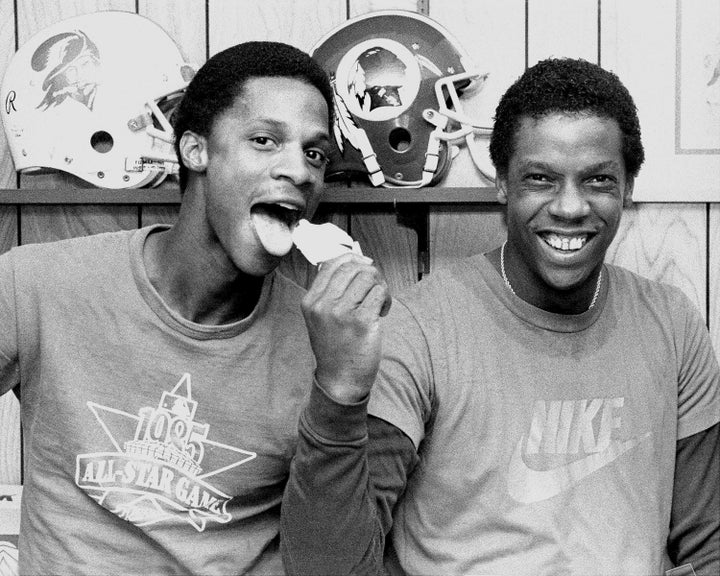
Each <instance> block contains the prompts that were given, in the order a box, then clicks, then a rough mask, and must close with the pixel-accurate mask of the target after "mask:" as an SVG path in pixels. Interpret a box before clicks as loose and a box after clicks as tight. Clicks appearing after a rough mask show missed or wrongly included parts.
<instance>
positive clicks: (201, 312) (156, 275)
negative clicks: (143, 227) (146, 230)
mask: <svg viewBox="0 0 720 576" xmlns="http://www.w3.org/2000/svg"><path fill="white" fill-rule="evenodd" d="M143 260H144V263H145V268H146V270H147V274H148V278H149V279H150V282H151V284H152V285H153V287H154V288H155V289H156V290H157V291H158V293H159V294H160V297H161V298H162V299H163V301H164V302H165V303H166V304H167V306H169V307H170V308H171V309H172V310H174V311H175V312H177V313H178V314H180V315H181V316H182V317H183V318H185V319H186V320H189V321H191V322H195V323H198V324H208V325H221V324H229V323H232V322H237V321H239V320H242V319H243V318H246V317H247V316H249V315H250V314H251V313H252V311H253V310H254V309H255V306H256V305H257V303H258V300H259V298H260V292H261V290H262V285H263V281H264V279H263V278H258V277H254V276H248V275H246V274H243V273H242V272H241V271H239V270H238V269H237V268H236V267H235V266H234V265H233V264H232V262H230V260H229V259H228V258H227V256H226V255H225V253H224V252H223V251H222V250H220V249H219V247H218V245H216V244H213V243H211V242H208V241H207V239H203V238H194V237H193V236H192V234H189V233H188V232H187V230H185V229H184V227H183V224H182V220H181V221H180V222H178V224H176V225H175V226H174V227H172V228H170V229H169V230H165V231H161V232H156V233H154V234H150V235H149V236H148V238H147V240H146V242H145V247H144V249H143Z"/></svg>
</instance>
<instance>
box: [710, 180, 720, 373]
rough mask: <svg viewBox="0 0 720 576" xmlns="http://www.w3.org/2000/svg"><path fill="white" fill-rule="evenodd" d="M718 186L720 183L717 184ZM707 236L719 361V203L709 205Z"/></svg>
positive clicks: (712, 318)
mask: <svg viewBox="0 0 720 576" xmlns="http://www.w3.org/2000/svg"><path fill="white" fill-rule="evenodd" d="M718 185H719V186H720V183H719V184H718ZM708 236H709V245H708V251H709V258H708V267H709V268H708V271H709V291H710V293H709V295H708V298H709V310H710V315H709V317H708V321H709V324H710V336H711V337H712V341H713V346H715V354H716V356H717V357H718V360H719V361H720V204H713V205H712V206H711V207H710V234H709V235H708Z"/></svg>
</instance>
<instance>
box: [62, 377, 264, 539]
mask: <svg viewBox="0 0 720 576" xmlns="http://www.w3.org/2000/svg"><path fill="white" fill-rule="evenodd" d="M87 406H88V409H89V410H90V411H91V412H92V413H93V414H94V415H95V417H96V418H97V421H98V423H99V424H100V427H101V428H102V430H103V431H104V432H105V434H106V435H107V437H108V438H109V439H110V441H111V442H112V444H113V445H114V447H115V449H116V450H115V451H114V452H98V453H92V454H79V455H78V456H77V463H76V468H75V483H76V484H77V486H79V487H80V488H81V489H82V490H84V491H85V492H86V493H87V494H89V495H90V496H91V497H92V498H94V499H95V500H96V501H97V502H98V503H100V504H101V505H102V506H104V507H105V508H107V509H108V510H110V511H111V512H113V513H114V514H116V515H118V516H119V517H121V518H123V519H125V520H128V521H130V522H132V523H133V524H135V525H137V526H147V525H150V524H156V523H160V522H165V521H170V522H173V521H175V522H176V521H177V518H178V517H183V518H184V519H185V520H186V521H187V522H188V523H190V524H191V525H192V526H193V527H194V528H195V529H196V530H198V532H202V531H203V530H204V529H205V527H206V526H207V523H208V522H210V521H214V522H219V523H227V522H229V521H230V519H231V517H230V514H229V513H228V512H227V509H226V507H227V503H228V501H229V500H230V499H231V496H229V495H228V494H224V493H223V492H221V491H220V490H218V489H217V488H215V487H214V486H213V485H212V484H210V483H209V482H208V479H209V478H211V477H212V476H216V475H217V474H220V473H222V472H226V471H227V470H230V469H232V468H235V467H237V466H240V465H241V464H244V463H246V462H248V461H250V460H252V459H253V458H255V457H256V454H255V453H254V452H249V451H247V450H242V449H240V448H235V447H233V446H228V445H226V444H221V443H219V442H215V441H213V440H211V439H210V436H211V435H210V426H209V425H208V424H206V423H202V422H197V421H196V420H195V412H196V410H197V402H196V401H195V400H193V399H192V384H191V379H190V374H187V373H186V374H184V375H183V376H182V378H181V379H180V381H179V382H178V383H177V384H176V385H175V387H174V388H172V390H166V391H164V392H163V393H162V395H161V396H160V399H159V402H158V404H157V406H143V407H142V408H140V410H139V411H138V413H137V414H130V413H128V412H124V411H122V410H117V409H115V408H111V407H108V406H101V405H99V404H96V403H94V402H88V403H87ZM206 452H212V455H213V457H212V461H213V462H221V463H222V465H221V466H219V467H215V468H213V469H204V467H203V464H204V462H203V460H204V458H205V456H206ZM205 467H207V466H205Z"/></svg>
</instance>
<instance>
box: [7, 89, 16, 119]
mask: <svg viewBox="0 0 720 576" xmlns="http://www.w3.org/2000/svg"><path fill="white" fill-rule="evenodd" d="M16 96H17V95H16V94H15V90H10V91H9V92H8V93H7V96H6V97H5V114H10V111H13V112H17V110H16V109H15V98H16Z"/></svg>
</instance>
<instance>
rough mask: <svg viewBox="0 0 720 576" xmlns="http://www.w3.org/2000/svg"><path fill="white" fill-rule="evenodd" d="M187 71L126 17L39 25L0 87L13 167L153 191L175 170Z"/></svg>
mask: <svg viewBox="0 0 720 576" xmlns="http://www.w3.org/2000/svg"><path fill="white" fill-rule="evenodd" d="M194 74H195V68H194V67H193V66H191V65H190V64H188V63H187V62H185V60H184V58H183V56H182V54H181V52H180V50H179V49H178V47H177V45H176V44H175V42H173V40H172V39H171V38H170V36H168V34H167V33H166V32H165V31H164V30H163V29H162V28H160V26H158V25H157V24H155V23H154V22H152V21H151V20H149V19H147V18H145V17H143V16H140V15H138V14H134V13H131V12H118V11H106V12H95V13H92V14H86V15H83V16H77V17H74V18H69V19H67V20H64V21H62V22H58V23H56V24H54V25H52V26H49V27H48V28H45V29H44V30H42V31H41V32H39V33H38V34H36V35H35V36H33V37H32V38H31V39H30V40H28V41H27V42H26V43H25V44H24V45H23V46H22V47H21V48H20V49H19V50H18V51H17V52H16V53H15V55H14V56H13V58H12V60H11V62H10V65H9V66H8V68H7V71H6V73H5V76H4V78H3V82H2V88H1V89H2V99H3V102H4V103H5V109H4V113H3V126H4V128H5V134H6V136H7V140H8V143H9V145H10V152H11V154H12V158H13V162H14V164H15V169H16V170H17V171H19V172H22V173H37V172H45V171H47V170H48V169H49V170H62V171H64V172H68V173H70V174H73V175H75V176H77V177H79V178H81V179H83V180H85V181H86V182H89V183H91V184H93V185H95V186H98V187H101V188H139V187H142V186H155V185H157V184H159V183H160V182H161V181H162V180H164V179H165V177H166V176H167V175H168V174H171V173H174V172H176V171H177V168H178V164H177V157H176V154H175V150H174V148H173V130H172V126H171V124H170V119H169V117H170V114H171V112H172V110H173V109H174V107H175V105H176V104H177V103H178V102H179V99H180V97H181V96H182V94H183V92H184V89H185V87H186V86H187V84H188V82H189V81H190V79H191V78H192V77H193V75H194Z"/></svg>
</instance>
